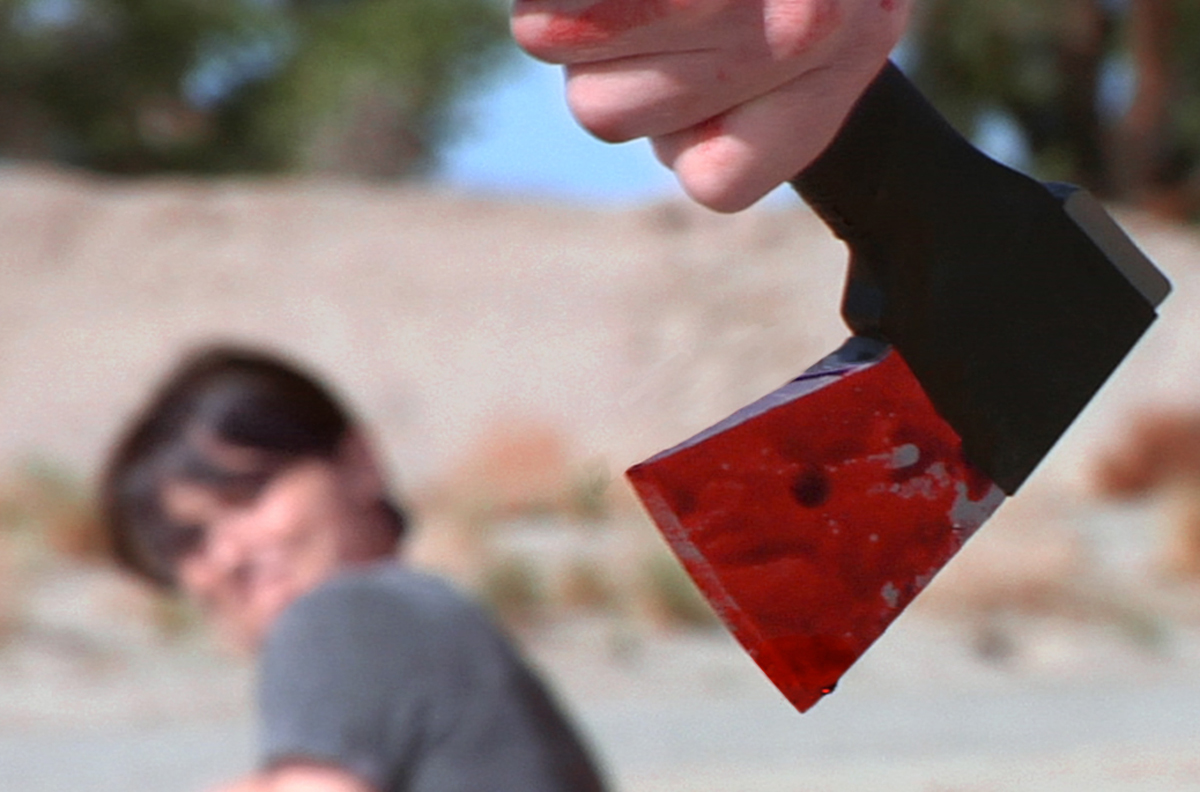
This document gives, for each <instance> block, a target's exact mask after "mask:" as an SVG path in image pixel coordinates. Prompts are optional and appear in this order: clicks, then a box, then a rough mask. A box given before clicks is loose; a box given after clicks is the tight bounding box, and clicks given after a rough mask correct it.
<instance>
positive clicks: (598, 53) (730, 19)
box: [512, 0, 912, 212]
mask: <svg viewBox="0 0 1200 792" xmlns="http://www.w3.org/2000/svg"><path fill="white" fill-rule="evenodd" d="M911 3H912V0H515V2H514V5H513V9H512V30H513V35H514V36H515V38H516V39H517V42H518V43H519V44H520V45H521V46H522V47H523V48H524V49H525V50H526V51H528V52H529V53H530V54H532V55H533V56H534V57H537V58H540V59H542V60H545V61H549V62H551V63H559V64H563V65H565V66H566V74H567V102H568V104H569V105H570V107H571V111H572V112H573V113H574V115H575V118H576V119H577V120H578V121H579V123H580V124H582V125H583V126H584V128H586V129H588V130H589V131H590V132H592V134H594V135H596V136H597V137H599V138H601V139H603V140H606V141H610V142H620V141H625V140H632V139H634V138H638V137H647V138H650V140H651V142H652V143H653V145H654V151H655V154H656V155H657V156H658V158H659V160H660V161H662V163H663V164H664V165H666V166H667V167H669V168H671V169H672V170H673V171H675V175H676V177H677V178H678V179H679V181H680V183H681V184H682V185H683V187H684V189H685V190H686V191H687V192H688V194H689V195H691V196H692V198H694V199H695V200H696V201H698V202H700V203H701V204H704V205H705V206H708V207H710V208H712V209H716V210H718V211H727V212H732V211H737V210H740V209H744V208H745V207H747V206H749V205H750V204H752V203H754V202H755V201H757V200H758V199H759V198H761V197H762V196H764V195H765V194H766V193H768V192H770V191H771V190H772V189H774V188H775V187H776V186H778V185H779V184H782V183H783V182H784V181H786V180H788V179H790V178H791V177H793V176H795V175H796V174H797V173H799V172H800V171H801V170H803V169H804V168H805V167H806V166H807V165H808V164H809V163H810V162H812V161H813V160H814V159H815V158H816V157H817V156H818V155H819V154H820V153H821V152H822V151H823V150H824V149H825V147H826V146H827V145H828V144H829V142H830V141H831V140H832V139H833V137H834V135H835V134H836V133H837V130H838V129H839V128H840V126H841V124H842V122H843V121H844V120H845V118H846V116H847V115H848V114H849V112H850V110H851V108H852V107H853V106H854V102H855V101H856V100H857V99H858V97H859V95H860V94H861V93H862V91H863V89H865V88H866V86H867V84H868V83H870V81H871V80H872V78H874V76H875V75H876V74H877V73H878V72H879V70H880V69H881V68H882V67H883V64H884V63H885V61H886V60H887V56H888V53H890V52H891V50H892V48H893V47H894V46H895V45H896V42H897V41H898V40H899V38H900V36H901V35H902V34H903V32H904V28H905V26H906V24H907V21H908V16H909V12H910V9H911Z"/></svg>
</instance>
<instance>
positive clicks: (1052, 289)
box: [627, 63, 1170, 711]
mask: <svg viewBox="0 0 1200 792" xmlns="http://www.w3.org/2000/svg"><path fill="white" fill-rule="evenodd" d="M793 186H794V187H795V188H796V189H797V191H798V192H799V193H800V194H801V195H802V196H803V197H804V199H805V200H806V201H807V202H808V203H809V204H810V205H811V206H812V208H813V209H814V210H815V211H816V212H817V214H818V215H819V216H820V217H821V218H822V219H823V220H824V221H825V222H826V223H827V224H828V225H829V226H830V228H831V229H832V230H833V231H834V233H835V234H836V235H837V236H839V237H840V238H841V239H843V240H844V241H845V242H846V244H847V247H848V248H849V250H850V268H849V276H848V279H847V285H846V292H845V298H844V301H843V306H842V314H843V317H844V318H845V319H846V322H847V324H848V325H849V327H850V328H851V330H852V331H853V332H854V336H852V337H851V338H850V340H849V341H847V342H846V344H845V345H844V346H843V347H842V348H841V349H839V350H838V351H836V352H834V353H833V354H832V355H830V356H829V357H827V358H825V359H824V360H822V361H821V362H819V363H818V364H817V365H815V366H813V367H812V368H811V369H809V370H808V371H807V372H805V373H804V374H803V375H802V376H800V377H799V378H797V379H795V380H793V381H792V382H789V383H788V384H786V385H784V386H783V387H782V388H780V389H779V390H777V391H775V392H773V393H771V394H768V395H767V396H765V397H764V398H763V399H760V400H759V401H757V402H755V403H754V404H752V405H750V406H748V407H746V408H743V409H742V410H739V411H738V412H736V413H734V414H733V415H731V416H730V417H729V418H727V419H725V420H724V421H721V422H720V423H718V424H716V425H715V426H713V427H711V428H709V429H707V430H705V431H703V432H701V433H700V434H698V435H696V436H695V437H693V438H691V439H689V440H687V441H685V442H683V443H681V444H680V445H678V446H676V447H674V448H671V449H669V450H667V451H664V452H662V453H660V454H657V455H655V456H654V457H652V458H650V459H648V460H646V461H645V462H642V463H641V464H638V465H635V466H634V467H632V468H631V469H630V470H629V471H628V473H627V475H628V477H629V479H630V481H631V483H632V484H633V486H634V489H635V490H636V492H637V493H638V495H639V497H640V498H641V500H642V502H643V503H644V505H645V506H646V508H647V511H648V512H649V513H650V516H651V518H652V519H653V520H654V521H655V523H656V524H657V525H658V527H659V529H660V530H661V531H662V533H663V534H664V536H665V537H666V539H667V541H668V543H669V544H670V546H671V548H672V549H673V550H674V552H675V553H676V555H677V556H678V557H679V559H680V561H681V562H682V563H683V565H684V567H685V568H686V569H687V571H688V572H689V574H690V575H691V576H692V578H693V579H694V580H695V581H696V583H697V585H698V586H699V588H700V590H701V591H702V592H703V593H704V594H705V596H706V597H707V598H708V600H709V602H710V603H711V604H712V605H713V607H714V609H715V610H716V611H717V613H718V615H719V616H720V617H721V618H722V620H723V621H724V622H725V624H726V626H728V627H729V629H730V630H731V631H732V632H733V634H734V635H735V636H736V637H737V639H738V640H739V641H740V642H741V643H742V645H743V646H744V647H745V648H746V650H747V651H748V652H749V653H750V655H751V656H752V657H753V658H754V659H755V661H756V662H757V663H758V664H759V666H760V667H761V668H762V669H763V671H765V672H766V674H767V676H768V677H769V678H770V679H771V680H772V682H774V683H775V684H776V686H777V687H779V689H780V690H781V691H782V692H783V693H784V695H785V696H786V697H787V698H788V699H789V700H790V701H791V702H792V703H793V704H794V705H795V706H796V707H797V708H798V709H800V710H801V711H804V710H807V709H808V708H810V707H811V706H812V705H813V704H815V703H816V702H817V701H818V700H820V699H821V697H822V696H824V695H826V694H827V693H829V692H830V691H831V690H833V688H834V687H835V686H836V685H837V682H838V680H839V679H840V678H841V676H842V674H844V673H845V672H846V670H847V669H849V668H850V666H851V665H853V664H854V663H855V662H856V661H857V660H858V658H859V657H861V656H862V654H863V653H864V652H866V651H867V649H868V648H870V646H871V644H872V643H874V641H875V640H876V639H877V638H879V636H880V635H882V634H883V632H884V630H886V629H887V628H888V626H889V625H890V624H891V623H892V621H893V620H894V619H895V618H896V617H897V616H899V614H900V613H901V612H902V611H903V610H904V608H905V607H906V606H907V605H908V604H909V603H910V602H912V600H913V599H914V598H915V597H916V596H917V594H919V593H920V592H921V590H922V589H924V588H925V586H926V585H928V583H929V582H930V581H931V580H932V578H933V576H934V575H935V574H936V573H937V572H938V571H939V570H940V569H941V568H942V566H943V565H945V564H946V563H947V562H948V561H949V560H950V559H951V558H952V557H953V556H954V554H955V553H956V552H957V551H958V550H959V549H960V548H961V547H962V546H963V544H964V543H965V542H966V540H967V539H968V538H970V536H971V535H972V534H973V533H974V532H975V531H976V530H977V529H978V528H979V527H980V526H981V525H982V524H983V522H984V521H985V520H987V519H988V517H989V516H991V514H992V513H994V512H995V510H996V509H997V508H999V506H1000V505H1001V504H1002V503H1003V502H1004V500H1005V499H1006V497H1007V496H1008V495H1012V494H1014V493H1015V492H1016V491H1017V489H1018V488H1019V487H1020V486H1021V484H1022V483H1023V482H1024V481H1025V480H1026V478H1027V477H1028V476H1029V475H1030V474H1031V473H1032V472H1033V470H1034V468H1036V467H1037V465H1038V464H1039V463H1040V462H1041V460H1042V459H1043V458H1044V457H1045V455H1046V454H1047V453H1048V452H1049V451H1050V449H1051V447H1053V445H1054V444H1055V443H1056V442H1057V440H1058V439H1059V437H1061V435H1062V434H1063V433H1064V432H1065V431H1066V429H1067V427H1068V426H1069V425H1070V424H1071V423H1072V421H1074V419H1075V418H1076V416H1077V415H1078V414H1079V413H1080V412H1081V411H1082V410H1083V409H1084V407H1085V406H1086V405H1087V403H1088V402H1089V401H1090V400H1091V398H1092V397H1093V396H1094V395H1095V393H1096V391H1097V390H1098V389H1099V388H1100V387H1101V386H1102V385H1103V384H1104V382H1105V380H1106V379H1107V378H1108V377H1109V375H1110V374H1111V373H1112V372H1113V371H1114V370H1115V369H1116V367H1117V366H1118V365H1119V364H1120V362H1121V361H1122V360H1123V359H1124V358H1125V356H1126V355H1127V354H1128V353H1129V351H1130V350H1131V349H1132V348H1133V346H1134V345H1135V344H1136V343H1137V341H1138V339H1139V338H1140V337H1141V336H1142V334H1143V333H1144V332H1145V331H1146V330H1147V329H1148V328H1149V326H1150V325H1151V323H1152V322H1153V321H1154V320H1155V318H1156V313H1155V309H1156V308H1157V306H1158V305H1159V304H1160V303H1161V302H1162V300H1163V299H1165V298H1166V296H1167V294H1168V292H1169V291H1170V284H1169V283H1168V282H1167V280H1166V278H1164V277H1163V276H1162V274H1161V273H1160V272H1159V271H1158V270H1157V269H1156V268H1155V267H1154V265H1153V264H1152V263H1151V262H1150V261H1149V260H1148V259H1147V258H1146V257H1145V256H1144V255H1142V253H1141V252H1140V251H1139V250H1138V249H1137V247H1136V246H1135V245H1134V244H1133V242H1132V241H1130V240H1129V238H1128V237H1127V236H1125V234H1124V233H1123V232H1122V231H1121V230H1120V228H1119V227H1118V226H1117V225H1116V223H1115V222H1113V221H1112V220H1111V219H1110V218H1109V217H1108V215H1107V214H1106V213H1105V212H1104V210H1103V208H1101V207H1100V205H1099V204H1098V203H1097V202H1096V201H1095V200H1094V199H1093V198H1091V196H1089V195H1088V194H1087V193H1086V192H1084V191H1082V190H1079V189H1077V188H1074V187H1070V186H1066V185H1048V184H1043V183H1041V182H1038V181H1035V180H1033V179H1030V178H1029V177H1026V176H1024V175H1022V174H1020V173H1017V172H1016V171H1013V170H1011V169H1009V168H1007V167H1005V166H1002V165H1000V164H998V163H996V162H994V161H993V160H991V159H989V158H988V157H987V156H985V155H984V154H982V153H981V152H979V151H978V150H976V149H975V148H974V147H973V146H971V145H970V144H969V143H968V142H967V141H966V140H964V139H963V138H962V137H961V136H959V135H958V134H957V133H956V132H954V130H953V129H952V128H951V127H950V126H949V124H947V123H946V121H945V120H944V119H942V118H941V116H940V115H939V114H938V113H937V111H936V110H934V109H933V107H932V106H930V105H929V103H928V102H927V101H925V99H924V97H922V96H921V94H920V93H919V92H918V91H917V90H916V89H915V88H914V87H913V86H912V85H911V83H909V82H908V80H907V79H906V78H905V77H904V75H903V74H902V73H901V72H900V71H899V69H897V68H896V67H895V66H894V65H892V64H890V63H889V64H888V65H887V67H885V69H884V70H883V71H882V72H881V73H880V75H879V77H878V78H877V79H876V80H875V81H874V82H873V83H872V85H871V86H870V88H868V90H867V92H866V93H865V94H864V95H863V97H862V99H861V100H860V101H859V103H858V104H857V105H856V107H855V109H854V111H853V112H852V113H851V115H850V117H849V119H848V120H847V122H846V124H845V125H844V126H843V128H842V130H841V131H840V132H839V133H838V136H837V138H836V139H835V140H834V141H833V143H832V144H831V145H830V146H829V148H828V149H827V150H826V151H825V152H824V153H823V154H822V155H821V156H820V158H818V160H817V161H816V162H814V163H813V164H812V165H811V166H809V167H808V168H807V169H806V170H805V171H804V172H803V173H801V174H800V175H799V176H797V177H796V179H795V180H793Z"/></svg>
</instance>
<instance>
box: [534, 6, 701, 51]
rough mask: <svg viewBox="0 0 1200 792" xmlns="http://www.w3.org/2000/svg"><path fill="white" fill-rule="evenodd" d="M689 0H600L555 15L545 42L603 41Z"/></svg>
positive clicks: (564, 43) (594, 42)
mask: <svg viewBox="0 0 1200 792" xmlns="http://www.w3.org/2000/svg"><path fill="white" fill-rule="evenodd" d="M687 5H690V2H689V0H600V2H599V3H596V4H595V5H592V6H589V7H588V8H587V10H585V11H583V12H582V13H580V14H577V15H573V16H567V15H555V16H552V17H551V19H550V21H549V22H548V23H547V25H546V28H545V29H544V30H543V31H542V41H541V43H542V44H543V45H544V46H580V45H586V44H600V43H603V42H605V41H609V40H611V39H613V38H614V37H616V36H618V35H620V34H622V33H626V32H628V31H630V30H634V29H635V28H639V27H642V26H643V25H648V24H650V23H651V22H654V21H656V20H659V19H661V18H663V17H665V16H667V15H668V14H670V13H671V12H672V11H675V10H676V9H678V8H680V7H685V6H687Z"/></svg>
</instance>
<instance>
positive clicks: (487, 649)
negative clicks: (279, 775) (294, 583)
mask: <svg viewBox="0 0 1200 792" xmlns="http://www.w3.org/2000/svg"><path fill="white" fill-rule="evenodd" d="M259 674H260V678H259V695H260V707H261V712H262V720H263V724H262V725H263V732H262V738H263V749H264V759H265V761H266V763H267V766H268V767H269V766H273V765H277V764H279V763H282V762H286V761H288V760H315V761H322V762H329V763H332V764H335V765H338V766H340V767H342V768H344V769H346V770H348V771H350V772H352V773H354V774H355V775H357V776H359V777H361V778H363V779H365V780H366V781H368V782H369V783H371V784H372V785H373V786H374V787H376V788H377V789H378V790H379V792H484V791H486V792H568V790H569V791H570V792H599V791H600V790H603V789H604V784H603V783H602V782H601V780H600V776H599V773H598V772H597V770H596V769H595V766H594V765H593V763H592V761H591V759H590V758H589V756H588V754H587V752H586V750H585V749H584V748H583V746H582V745H581V742H580V740H579V738H578V736H577V735H576V733H575V732H574V730H573V729H572V728H571V726H570V725H569V724H568V723H567V721H566V719H565V717H564V716H563V714H562V712H561V711H560V710H559V708H558V706H557V704H556V703H555V702H554V701H553V700H552V698H551V696H550V695H549V694H548V692H547V691H546V689H545V688H544V687H543V685H542V684H541V683H540V682H539V681H538V679H537V678H536V677H535V676H534V674H533V673H532V672H531V671H530V670H529V668H528V667H527V665H526V664H525V663H524V662H523V661H522V660H521V659H520V657H518V655H517V654H516V652H515V651H514V650H513V648H512V646H511V645H510V644H509V642H508V641H507V640H505V638H504V637H503V636H502V635H501V633H500V632H499V630H497V628H496V627H495V625H494V624H493V623H492V622H491V620H490V619H489V618H488V617H487V616H486V615H485V614H484V613H483V612H482V610H481V609H480V608H479V607H478V606H476V605H475V604H473V603H471V602H470V601H468V600H467V599H465V598H464V597H462V596H460V595H459V594H457V593H456V592H455V591H454V590H453V589H452V588H451V587H450V586H449V585H447V584H446V583H445V582H443V581H441V580H439V579H438V578H435V577H432V576H429V575H426V574H422V573H419V572H415V571H412V570H409V569H405V568H403V567H400V566H398V565H395V564H388V565H385V566H378V567H370V568H368V569H365V570H361V571H355V572H353V573H348V574H344V575H341V576H339V577H336V578H334V579H333V580H331V581H330V582H328V583H326V584H324V585H322V586H321V587H319V588H318V589H317V590H315V591H313V592H311V593H309V594H307V595H305V596H304V597H301V598H300V599H299V600H297V601H296V602H295V603H293V604H292V605H291V606H290V607H289V608H288V609H287V610H286V611H285V612H284V613H283V614H282V615H281V616H280V617H279V619H278V621H277V622H276V624H275V625H274V626H273V628H272V630H271V633H270V635H269V636H268V638H267V642H266V646H265V648H264V651H263V656H262V661H261V665H260V669H259Z"/></svg>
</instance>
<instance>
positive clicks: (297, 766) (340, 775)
mask: <svg viewBox="0 0 1200 792" xmlns="http://www.w3.org/2000/svg"><path fill="white" fill-rule="evenodd" d="M210 792H375V789H374V787H372V786H371V785H370V784H367V783H366V782H365V781H362V780H361V779H359V778H357V777H356V776H354V775H351V774H350V773H349V772H347V771H345V770H342V769H341V768H340V767H335V766H333V765H327V764H321V763H316V762H300V761H297V762H295V763H290V764H284V765H281V766H279V767H276V768H274V769H272V770H268V771H266V772H263V773H256V774H254V775H250V776H246V777H244V778H242V779H240V780H238V781H235V782H234V783H232V784H226V785H224V786H222V787H219V788H217V789H213V790H211V791H210Z"/></svg>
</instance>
